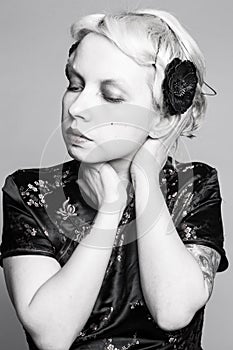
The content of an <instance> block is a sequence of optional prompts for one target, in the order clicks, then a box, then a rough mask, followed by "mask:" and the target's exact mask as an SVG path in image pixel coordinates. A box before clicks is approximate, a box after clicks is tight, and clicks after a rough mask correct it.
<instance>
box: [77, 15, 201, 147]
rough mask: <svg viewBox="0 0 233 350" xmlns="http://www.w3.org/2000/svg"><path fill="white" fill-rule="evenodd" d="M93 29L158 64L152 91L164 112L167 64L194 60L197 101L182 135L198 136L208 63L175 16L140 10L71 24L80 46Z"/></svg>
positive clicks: (135, 55) (126, 50)
mask: <svg viewBox="0 0 233 350" xmlns="http://www.w3.org/2000/svg"><path fill="white" fill-rule="evenodd" d="M90 32H94V33H97V34H100V35H103V36H105V37H107V38H108V39H109V40H110V41H111V42H112V43H114V44H115V45H116V46H117V47H118V48H119V49H120V50H122V52H124V53H125V54H126V55H128V56H129V57H131V58H133V59H134V60H135V61H136V62H137V63H138V64H140V65H145V66H149V65H151V64H155V67H156V70H155V76H154V79H153V84H152V86H151V90H152V97H153V101H154V106H156V107H157V109H159V110H160V111H162V106H163V94H162V88H161V85H162V82H163V80H164V71H165V68H166V66H167V64H168V63H170V62H171V61H172V59H173V58H175V57H178V58H180V59H181V60H190V61H192V62H193V63H194V64H195V66H196V69H197V76H198V84H197V88H196V92H195V96H194V99H193V103H192V105H191V107H190V108H189V109H188V110H187V111H186V112H185V113H186V114H187V119H188V121H187V123H186V125H185V127H184V129H183V131H182V133H181V135H183V136H186V137H189V138H192V137H195V136H196V135H195V134H193V131H194V130H197V129H199V128H200V125H201V122H202V120H203V117H204V114H205V110H206V98H205V96H204V95H203V94H202V85H203V82H204V75H205V62H204V57H203V55H202V53H201V51H200V49H199V47H198V45H197V43H196V42H195V41H194V39H193V38H192V37H191V36H190V35H189V34H188V32H187V31H186V30H185V29H184V28H183V26H182V25H181V24H180V23H179V21H178V20H177V19H176V18H175V17H174V16H173V15H171V14H170V13H168V12H166V11H160V10H154V9H137V10H135V11H124V12H120V13H118V14H91V15H87V16H84V17H82V18H81V19H80V20H79V21H78V22H76V23H74V24H73V25H72V26H71V34H72V37H73V38H74V39H75V41H76V45H78V44H79V43H80V41H81V40H82V39H83V38H84V37H85V36H86V35H87V34H88V33H90ZM163 117H166V115H163ZM176 146H177V143H176Z"/></svg>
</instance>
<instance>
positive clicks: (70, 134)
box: [67, 128, 93, 141]
mask: <svg viewBox="0 0 233 350" xmlns="http://www.w3.org/2000/svg"><path fill="white" fill-rule="evenodd" d="M67 136H68V137H70V138H72V139H78V140H79V139H82V140H89V141H93V140H92V139H90V138H89V137H87V136H86V135H84V134H82V133H81V132H80V131H78V130H74V129H70V128H69V129H68V131H67Z"/></svg>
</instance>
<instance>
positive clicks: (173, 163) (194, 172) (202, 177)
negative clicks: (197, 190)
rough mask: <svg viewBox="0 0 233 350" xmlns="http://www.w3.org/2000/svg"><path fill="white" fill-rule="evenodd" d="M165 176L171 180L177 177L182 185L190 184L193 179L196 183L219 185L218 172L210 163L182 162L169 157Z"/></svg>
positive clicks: (164, 169) (165, 167)
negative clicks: (206, 182)
mask: <svg viewBox="0 0 233 350" xmlns="http://www.w3.org/2000/svg"><path fill="white" fill-rule="evenodd" d="M163 171H164V173H165V174H167V175H170V176H168V177H169V179H172V177H173V176H176V177H177V178H178V180H179V181H181V182H182V183H185V182H189V181H190V180H191V179H192V180H193V182H194V183H195V184H196V183H203V182H205V181H208V183H211V182H213V183H218V170H217V169H216V167H214V166H213V165H211V164H210V163H206V162H202V161H196V160H192V161H188V162H181V161H178V160H175V159H174V158H172V157H168V160H167V162H166V164H165V166H164V168H163Z"/></svg>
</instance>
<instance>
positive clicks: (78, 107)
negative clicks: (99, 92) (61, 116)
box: [68, 89, 97, 120]
mask: <svg viewBox="0 0 233 350" xmlns="http://www.w3.org/2000/svg"><path fill="white" fill-rule="evenodd" d="M95 102H97V101H95V96H94V93H93V94H92V93H91V92H90V91H89V92H87V90H86V91H85V89H84V90H83V91H82V92H81V93H80V94H79V95H78V96H77V97H76V98H75V99H74V100H73V101H72V103H71V104H70V106H69V108H68V112H69V114H70V115H71V116H72V117H74V118H75V117H79V118H83V119H86V120H89V119H90V116H91V108H93V107H95V106H96V105H97V103H95Z"/></svg>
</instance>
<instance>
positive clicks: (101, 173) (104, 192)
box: [77, 162, 127, 213]
mask: <svg viewBox="0 0 233 350" xmlns="http://www.w3.org/2000/svg"><path fill="white" fill-rule="evenodd" d="M77 182H78V185H79V188H80V190H81V191H82V195H83V197H84V199H85V201H86V202H87V203H88V205H90V206H92V207H93V206H94V209H96V210H98V211H102V212H106V213H118V212H120V213H122V211H123V209H124V208H125V206H126V203H127V191H126V187H127V184H126V183H124V182H123V181H122V180H121V179H120V177H119V176H118V174H117V172H116V171H115V170H114V169H113V167H112V166H111V165H110V164H109V163H106V162H105V163H91V164H90V163H81V165H80V168H79V174H78V179H77Z"/></svg>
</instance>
